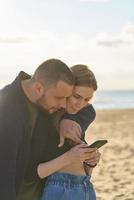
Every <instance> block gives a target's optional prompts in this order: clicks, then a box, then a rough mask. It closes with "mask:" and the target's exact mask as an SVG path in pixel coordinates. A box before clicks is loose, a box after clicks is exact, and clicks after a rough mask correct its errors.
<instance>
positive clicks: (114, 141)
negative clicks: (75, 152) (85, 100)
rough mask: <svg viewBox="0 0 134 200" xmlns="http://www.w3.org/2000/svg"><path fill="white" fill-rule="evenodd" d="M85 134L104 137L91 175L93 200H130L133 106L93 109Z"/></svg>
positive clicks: (133, 160) (89, 138)
mask: <svg viewBox="0 0 134 200" xmlns="http://www.w3.org/2000/svg"><path fill="white" fill-rule="evenodd" d="M86 136H87V137H86V138H87V141H88V142H89V143H92V142H93V141H94V140H96V139H107V140H108V144H106V145H105V146H103V147H102V148H101V149H100V152H101V159H100V162H99V164H98V166H97V167H96V168H95V169H94V171H93V175H92V182H93V184H94V186H95V188H96V193H97V200H134V109H131V110H128V109H127V110H97V117H96V120H95V122H94V123H93V124H92V125H91V126H90V127H89V128H88V130H87V132H86Z"/></svg>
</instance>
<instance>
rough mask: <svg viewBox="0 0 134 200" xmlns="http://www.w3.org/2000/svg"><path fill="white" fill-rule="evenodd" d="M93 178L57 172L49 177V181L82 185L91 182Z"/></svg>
mask: <svg viewBox="0 0 134 200" xmlns="http://www.w3.org/2000/svg"><path fill="white" fill-rule="evenodd" d="M90 178H91V176H85V175H83V176H79V175H74V174H70V173H61V172H56V173H54V174H52V175H51V176H49V177H48V181H53V182H59V181H60V182H64V183H68V184H69V183H72V184H81V183H85V182H86V181H87V182H89V181H90Z"/></svg>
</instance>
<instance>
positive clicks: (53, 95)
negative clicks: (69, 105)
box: [36, 81, 73, 113]
mask: <svg viewBox="0 0 134 200" xmlns="http://www.w3.org/2000/svg"><path fill="white" fill-rule="evenodd" d="M72 90H73V86H71V85H69V84H67V83H65V82H63V81H59V82H58V83H57V84H56V85H55V86H54V85H53V86H48V87H45V88H44V92H43V94H42V95H41V96H40V97H39V98H38V99H37V101H36V104H37V105H39V106H40V107H41V108H43V109H44V110H46V111H48V112H49V113H54V112H56V111H57V110H59V109H61V108H66V101H67V97H69V96H71V95H72Z"/></svg>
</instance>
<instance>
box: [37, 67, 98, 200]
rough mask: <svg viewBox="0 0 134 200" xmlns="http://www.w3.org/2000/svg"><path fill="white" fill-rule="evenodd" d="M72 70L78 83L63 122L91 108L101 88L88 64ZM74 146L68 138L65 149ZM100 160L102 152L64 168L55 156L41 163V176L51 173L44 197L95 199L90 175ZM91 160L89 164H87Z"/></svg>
mask: <svg viewBox="0 0 134 200" xmlns="http://www.w3.org/2000/svg"><path fill="white" fill-rule="evenodd" d="M71 69H72V71H73V74H74V77H75V80H76V84H75V87H74V91H73V95H72V96H71V97H69V98H68V101H67V108H66V112H67V113H69V114H66V115H65V116H64V117H63V118H64V119H63V120H62V121H61V122H60V123H61V125H62V123H64V122H65V121H64V120H65V119H71V120H73V118H74V117H75V115H74V114H75V113H77V112H79V111H80V110H81V109H83V108H87V107H90V106H89V101H90V100H91V99H92V97H93V95H94V92H95V91H96V90H97V82H96V79H95V76H94V74H93V73H92V71H91V70H89V69H88V67H87V66H85V65H75V66H73V67H72V68H71ZM79 122H80V120H78V123H79ZM80 123H81V122H80ZM88 125H89V122H88ZM81 127H82V131H85V130H86V128H87V123H86V122H84V124H82V125H81ZM82 134H83V135H82V137H83V138H84V133H83V132H82ZM73 145H74V144H73ZM71 147H72V143H71V144H70V142H69V141H67V142H66V143H65V145H64V147H63V151H62V152H64V151H67V150H69V149H70V148H71ZM76 148H77V145H76ZM93 151H94V150H93ZM57 156H59V155H57ZM98 159H99V153H98V157H97V158H96V160H95V159H93V158H92V159H90V160H86V161H85V162H84V164H83V162H76V163H74V164H70V165H69V164H68V165H67V166H66V167H64V168H61V169H60V167H59V163H58V159H53V160H50V161H49V162H45V163H41V164H39V166H38V169H37V172H38V175H39V177H40V178H45V177H47V176H49V177H48V179H47V182H46V184H45V188H44V192H43V195H42V198H41V200H76V199H77V200H82V199H83V200H84V199H85V200H90V199H91V200H95V199H96V195H95V191H94V188H93V185H92V183H91V182H90V177H91V173H92V169H93V167H95V166H96V164H97V162H98ZM87 162H88V164H86V163H87ZM85 173H86V175H85ZM50 174H51V175H50Z"/></svg>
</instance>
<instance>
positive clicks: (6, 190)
mask: <svg viewBox="0 0 134 200" xmlns="http://www.w3.org/2000/svg"><path fill="white" fill-rule="evenodd" d="M14 114H15V113H14V112H12V111H11V110H8V109H5V110H3V109H2V108H0V199H2V200H15V199H16V158H17V150H18V136H19V133H18V132H19V131H18V130H16V126H17V120H15V119H14ZM13 123H14V124H13Z"/></svg>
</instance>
